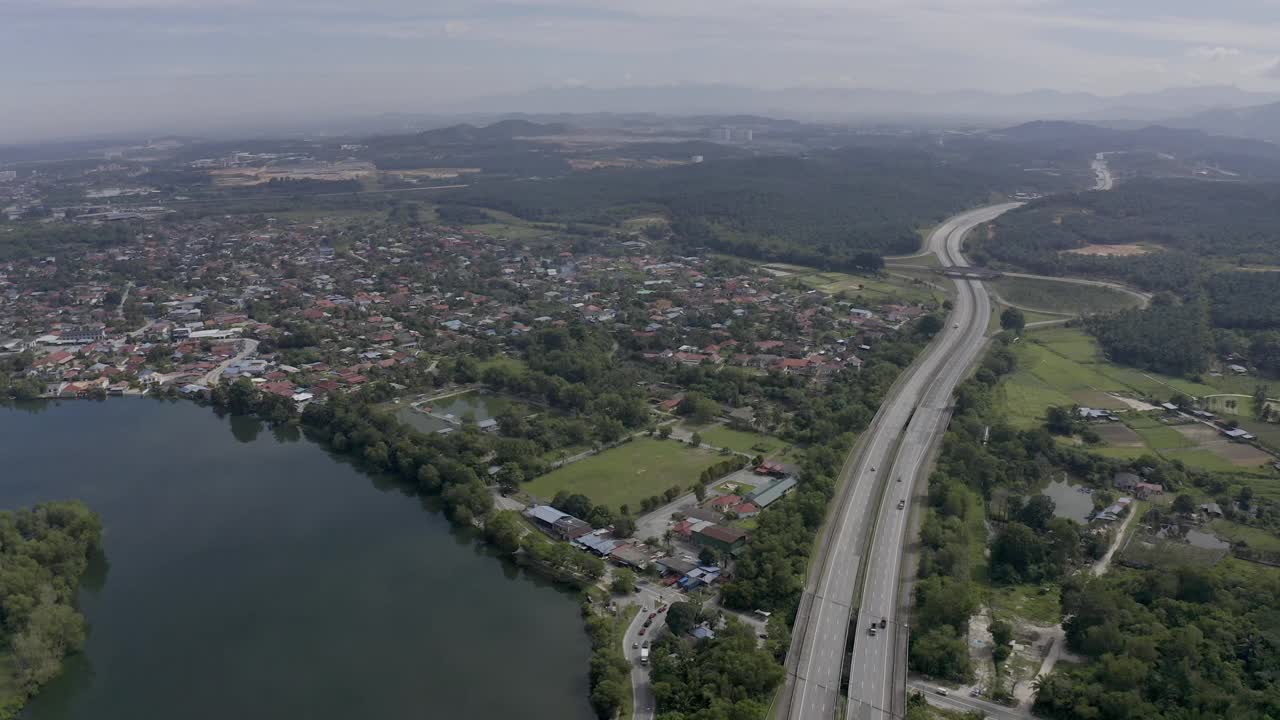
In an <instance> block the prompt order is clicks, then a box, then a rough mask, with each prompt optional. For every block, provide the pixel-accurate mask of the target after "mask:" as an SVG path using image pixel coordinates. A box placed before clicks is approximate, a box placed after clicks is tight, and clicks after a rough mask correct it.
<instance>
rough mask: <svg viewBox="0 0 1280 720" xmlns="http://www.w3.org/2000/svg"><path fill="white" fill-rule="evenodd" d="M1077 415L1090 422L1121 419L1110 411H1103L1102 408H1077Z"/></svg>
mask: <svg viewBox="0 0 1280 720" xmlns="http://www.w3.org/2000/svg"><path fill="white" fill-rule="evenodd" d="M1076 414H1077V415H1079V416H1080V418H1081V419H1082V420H1087V421H1089V422H1095V421H1098V420H1117V419H1119V418H1117V417H1116V416H1115V414H1114V413H1112V412H1111V411H1110V410H1103V409H1101V408H1090V407H1082V408H1076Z"/></svg>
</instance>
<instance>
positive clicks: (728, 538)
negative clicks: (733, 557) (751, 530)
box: [691, 525, 747, 553]
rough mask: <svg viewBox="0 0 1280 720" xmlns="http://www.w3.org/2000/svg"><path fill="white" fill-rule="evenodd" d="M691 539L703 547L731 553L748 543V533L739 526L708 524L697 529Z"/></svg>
mask: <svg viewBox="0 0 1280 720" xmlns="http://www.w3.org/2000/svg"><path fill="white" fill-rule="evenodd" d="M691 539H692V540H693V542H694V543H695V544H697V545H701V546H702V547H709V548H712V549H715V550H719V551H720V552H726V553H731V552H733V551H735V550H737V549H738V548H741V547H742V546H743V545H745V544H746V542H747V533H746V532H745V531H743V530H739V529H738V528H731V527H724V526H723V525H708V526H707V527H704V528H702V529H701V530H695V531H694V532H693V536H692V538H691Z"/></svg>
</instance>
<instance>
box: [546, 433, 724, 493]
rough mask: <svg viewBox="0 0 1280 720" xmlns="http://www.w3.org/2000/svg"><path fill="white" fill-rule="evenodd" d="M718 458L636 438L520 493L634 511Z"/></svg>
mask: <svg viewBox="0 0 1280 720" xmlns="http://www.w3.org/2000/svg"><path fill="white" fill-rule="evenodd" d="M722 459H723V458H721V457H720V456H719V455H717V454H716V453H713V452H711V451H709V450H703V449H694V448H691V447H689V446H688V445H685V444H683V443H679V442H676V441H675V440H657V439H654V438H639V439H637V440H634V441H632V442H629V443H626V444H625V445H622V446H620V447H616V448H612V449H609V450H606V451H604V452H602V453H600V454H599V455H592V456H591V457H588V458H585V459H583V460H579V461H578V462H575V463H572V464H569V465H566V466H564V467H562V468H559V469H557V470H554V471H552V472H549V473H547V474H546V475H543V476H541V477H539V478H535V479H534V480H533V481H531V482H528V483H525V484H524V485H523V486H522V487H521V490H523V491H524V492H526V493H529V494H530V495H534V496H536V497H538V498H539V499H541V500H550V499H551V498H552V497H554V496H555V494H556V493H557V492H560V491H561V490H567V491H569V492H572V493H582V494H583V495H586V496H587V497H589V498H591V501H592V502H593V503H595V504H597V505H608V506H609V507H610V508H613V509H614V510H617V509H618V508H619V507H620V506H622V505H630V506H631V508H632V509H638V508H639V507H640V500H641V499H643V498H647V497H649V496H651V495H661V494H662V493H663V492H664V491H665V490H666V489H667V488H669V487H672V486H679V487H680V488H681V489H685V488H688V487H689V485H690V484H692V483H693V482H695V481H696V480H697V479H698V475H700V474H701V473H702V471H703V470H705V469H707V468H708V467H710V466H712V465H714V464H716V463H717V462H720V461H721V460H722Z"/></svg>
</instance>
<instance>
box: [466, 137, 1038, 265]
mask: <svg viewBox="0 0 1280 720" xmlns="http://www.w3.org/2000/svg"><path fill="white" fill-rule="evenodd" d="M944 170H945V171H944ZM1020 181H1025V180H1024V179H1023V178H1016V179H1015V178H1011V177H1010V176H1009V175H1008V173H1007V172H1005V171H1004V170H1000V171H993V170H989V169H986V168H984V167H982V166H980V165H978V164H977V163H965V162H949V163H944V161H943V160H941V159H940V158H938V157H937V156H935V155H932V154H928V153H925V152H920V151H910V150H900V151H887V150H876V149H869V148H860V149H844V150H837V151H831V152H829V153H824V154H821V155H815V156H812V157H806V158H802V157H757V158H746V159H726V160H722V161H717V162H706V163H702V164H697V165H690V166H684V167H673V168H663V169H653V170H602V171H596V172H591V173H579V174H576V175H573V176H570V177H566V178H562V179H558V180H544V181H538V182H531V181H512V182H507V183H488V184H483V185H477V186H475V187H471V188H467V189H465V190H458V191H455V192H454V193H453V194H451V195H450V196H449V197H448V199H449V201H450V202H457V203H468V204H472V205H477V206H482V207H491V208H496V209H500V210H504V211H507V212H510V213H513V214H515V215H518V216H520V217H523V218H526V219H529V220H535V221H580V222H592V223H597V224H604V225H616V224H617V223H618V221H619V220H620V219H622V218H624V217H629V216H634V215H636V214H641V213H644V212H652V213H657V214H661V215H665V216H668V217H669V218H670V219H671V221H672V230H673V233H674V236H675V239H676V240H677V241H678V242H680V243H681V244H682V245H683V246H685V247H687V248H689V249H690V250H692V249H694V248H698V247H707V248H711V249H714V250H717V251H721V252H726V253H730V254H734V255H741V256H744V257H752V258H759V259H767V260H779V261H787V262H795V263H799V264H807V265H813V266H816V267H824V268H843V267H846V266H850V265H851V264H852V263H851V260H852V257H853V255H854V254H855V253H857V252H858V251H872V252H875V253H879V254H905V253H911V252H915V251H916V250H917V249H918V248H919V245H920V236H919V234H918V233H917V232H916V231H917V229H918V228H919V227H922V226H927V225H929V224H930V223H932V222H936V221H938V220H941V219H942V218H943V217H945V216H947V215H949V214H951V213H953V212H956V211H958V210H962V209H965V208H968V207H972V206H973V205H976V204H979V203H981V202H982V201H984V200H986V199H987V198H988V197H989V196H990V194H991V193H992V192H993V191H996V190H1001V189H1006V188H1007V187H1009V186H1010V185H1017V184H1018V182H1020Z"/></svg>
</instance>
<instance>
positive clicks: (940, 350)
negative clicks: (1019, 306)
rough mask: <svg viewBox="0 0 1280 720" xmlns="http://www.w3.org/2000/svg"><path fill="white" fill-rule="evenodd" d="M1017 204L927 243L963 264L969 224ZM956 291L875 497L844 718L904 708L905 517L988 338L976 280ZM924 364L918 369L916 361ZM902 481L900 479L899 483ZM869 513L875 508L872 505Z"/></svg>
mask: <svg viewBox="0 0 1280 720" xmlns="http://www.w3.org/2000/svg"><path fill="white" fill-rule="evenodd" d="M1014 207H1017V204H1016V203H1009V204H1004V205H995V206H991V207H985V208H980V209H978V210H974V211H971V212H967V213H964V214H962V215H959V216H956V217H954V218H952V219H950V220H948V221H947V222H946V223H944V224H943V225H941V226H940V227H939V228H938V229H937V230H935V231H934V232H933V234H932V235H930V237H929V249H930V250H932V251H933V252H934V253H935V254H936V255H937V256H938V257H939V258H940V259H941V260H942V264H943V265H944V266H958V267H966V266H967V265H968V263H967V262H966V261H965V259H964V257H963V255H961V252H960V248H961V244H962V243H963V241H964V237H965V235H966V234H967V233H968V232H969V231H970V230H971V229H973V228H974V227H975V226H977V225H980V224H982V223H985V222H987V221H989V220H992V219H994V218H995V217H996V216H998V215H1000V214H1001V213H1003V212H1005V211H1007V210H1009V209H1011V208H1014ZM956 288H957V292H956V296H955V300H954V301H953V302H954V308H953V310H952V313H951V317H950V318H948V320H949V322H950V327H948V328H947V329H946V330H947V332H946V335H944V336H943V337H942V338H941V340H940V341H939V342H935V343H934V344H933V345H931V346H930V353H931V357H936V358H937V359H938V362H936V363H929V366H928V367H929V368H930V370H931V372H929V373H928V374H927V375H926V376H925V377H926V378H928V380H929V382H928V383H927V386H926V387H925V388H924V391H923V394H922V395H921V396H920V399H919V402H918V403H916V404H915V405H914V407H915V413H914V414H913V415H912V416H911V421H910V424H909V425H908V426H907V429H906V432H905V433H904V434H903V435H902V438H901V442H900V443H899V444H898V447H897V451H896V453H895V455H894V458H893V462H892V463H891V465H890V468H891V469H890V470H889V472H890V473H891V474H892V476H893V479H894V482H891V483H888V484H887V490H886V491H885V493H884V497H883V498H882V500H881V502H880V508H879V522H877V523H876V528H875V534H874V537H873V539H872V541H871V545H870V552H869V553H868V556H869V557H871V558H872V559H873V562H872V563H871V564H870V565H869V566H868V568H867V573H866V579H865V582H864V584H863V588H862V597H861V601H860V602H859V607H860V608H861V611H860V615H859V623H858V628H857V630H858V632H857V635H856V637H855V639H854V646H853V654H852V657H851V658H850V663H849V699H848V707H847V710H846V714H845V717H846V718H849V720H881V719H882V718H889V717H895V716H899V715H900V714H901V713H904V712H905V707H904V706H903V700H904V698H905V695H904V692H903V688H904V687H905V680H906V658H905V657H903V656H902V655H901V653H902V651H903V648H904V647H905V645H906V642H905V641H906V628H905V623H906V620H907V616H906V613H905V612H900V608H905V607H906V605H907V603H906V602H905V600H907V598H904V597H900V596H899V589H900V580H901V578H900V570H901V566H902V555H903V549H904V547H905V545H906V542H907V530H908V516H909V515H910V511H911V507H912V501H913V499H914V497H915V496H916V495H920V496H923V494H924V493H925V492H926V485H927V483H926V482H925V480H926V477H925V476H926V472H925V471H926V470H927V467H926V465H927V461H928V457H929V452H930V449H931V448H932V446H933V444H934V441H935V439H937V438H938V437H940V435H941V433H942V432H944V431H945V429H946V424H947V420H948V419H949V418H950V406H951V396H952V394H953V392H954V391H955V388H956V385H958V384H959V383H960V381H961V380H962V379H964V377H965V376H966V375H967V374H968V372H969V369H970V368H971V367H972V365H973V363H974V361H976V360H977V359H978V357H979V355H980V354H981V353H982V349H983V347H984V346H985V345H986V333H987V324H988V322H989V321H990V318H991V301H990V299H989V298H988V296H987V291H986V289H985V288H984V287H983V285H982V283H981V282H980V281H977V280H956ZM922 370H923V368H922ZM899 480H900V482H899ZM870 515H873V516H874V515H875V513H874V511H873V512H872V513H870ZM881 618H884V619H885V621H886V625H887V627H886V628H885V629H883V630H881V631H879V632H878V634H877V635H876V636H871V635H870V634H869V632H868V631H867V628H868V627H869V626H870V624H871V623H872V622H877V623H878V622H879V621H880V619H881Z"/></svg>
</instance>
